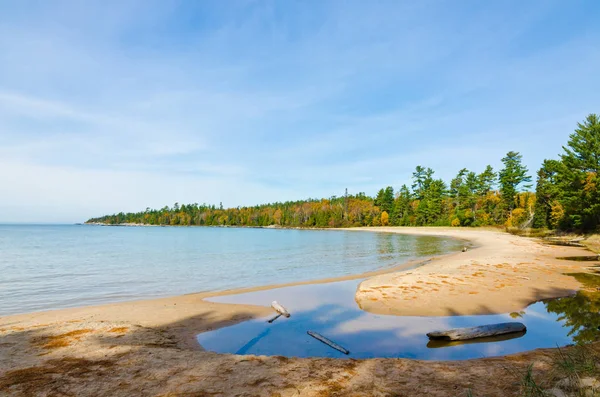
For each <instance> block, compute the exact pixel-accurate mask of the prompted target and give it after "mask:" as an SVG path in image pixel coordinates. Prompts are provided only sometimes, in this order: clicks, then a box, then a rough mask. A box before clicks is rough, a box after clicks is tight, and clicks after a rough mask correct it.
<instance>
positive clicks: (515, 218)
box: [507, 208, 527, 226]
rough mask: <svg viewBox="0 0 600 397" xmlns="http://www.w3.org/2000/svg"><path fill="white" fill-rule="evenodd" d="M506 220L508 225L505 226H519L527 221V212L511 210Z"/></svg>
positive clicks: (519, 209) (516, 209)
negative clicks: (508, 222)
mask: <svg viewBox="0 0 600 397" xmlns="http://www.w3.org/2000/svg"><path fill="white" fill-rule="evenodd" d="M508 220H509V221H510V225H507V226H519V225H521V224H522V223H524V222H525V221H526V220H527V212H526V211H525V210H524V209H523V208H515V209H514V210H512V212H511V214H510V217H509V218H508Z"/></svg>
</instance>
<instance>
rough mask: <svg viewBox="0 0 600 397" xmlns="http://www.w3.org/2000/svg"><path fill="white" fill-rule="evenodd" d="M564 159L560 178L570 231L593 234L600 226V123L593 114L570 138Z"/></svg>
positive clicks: (562, 201) (565, 148) (563, 203)
mask: <svg viewBox="0 0 600 397" xmlns="http://www.w3.org/2000/svg"><path fill="white" fill-rule="evenodd" d="M563 150H564V154H562V155H561V159H562V163H563V167H561V172H560V174H559V183H560V187H561V189H562V190H563V197H562V200H561V204H562V207H564V211H565V216H566V217H567V222H568V224H569V225H570V226H571V227H575V228H577V229H583V230H592V229H595V228H597V227H598V225H599V224H600V194H599V191H598V171H599V170H600V119H599V117H598V115H596V114H590V115H589V116H588V117H587V118H586V119H585V121H584V122H583V123H578V128H577V129H576V130H575V132H574V133H572V134H571V135H570V136H569V141H568V143H567V146H566V147H565V146H563Z"/></svg>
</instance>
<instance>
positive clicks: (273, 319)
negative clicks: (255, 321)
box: [267, 314, 282, 323]
mask: <svg viewBox="0 0 600 397" xmlns="http://www.w3.org/2000/svg"><path fill="white" fill-rule="evenodd" d="M281 316H282V314H277V315H276V316H275V317H273V318H271V319H270V320H269V321H267V322H268V323H272V322H273V321H275V320H277V319H278V318H279V317H281Z"/></svg>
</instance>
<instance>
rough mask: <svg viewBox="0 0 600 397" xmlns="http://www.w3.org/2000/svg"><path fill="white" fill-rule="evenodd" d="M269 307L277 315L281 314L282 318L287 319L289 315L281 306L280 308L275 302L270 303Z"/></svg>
mask: <svg viewBox="0 0 600 397" xmlns="http://www.w3.org/2000/svg"><path fill="white" fill-rule="evenodd" d="M271 307H272V308H273V309H274V310H275V311H276V312H277V313H279V314H281V315H282V316H285V317H289V316H290V313H289V312H288V311H287V309H286V308H285V307H283V306H281V305H280V304H279V303H277V301H273V303H271Z"/></svg>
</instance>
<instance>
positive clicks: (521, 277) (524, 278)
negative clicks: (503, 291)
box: [517, 276, 531, 280]
mask: <svg viewBox="0 0 600 397" xmlns="http://www.w3.org/2000/svg"><path fill="white" fill-rule="evenodd" d="M517 278H520V279H523V280H531V279H530V278H529V277H525V276H517Z"/></svg>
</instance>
